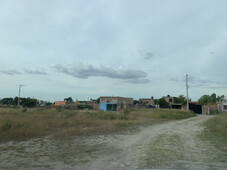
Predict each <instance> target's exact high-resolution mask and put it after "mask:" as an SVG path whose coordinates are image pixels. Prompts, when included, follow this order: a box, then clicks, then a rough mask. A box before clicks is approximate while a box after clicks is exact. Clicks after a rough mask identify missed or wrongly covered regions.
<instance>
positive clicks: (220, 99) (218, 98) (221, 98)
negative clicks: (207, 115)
mask: <svg viewBox="0 0 227 170" xmlns="http://www.w3.org/2000/svg"><path fill="white" fill-rule="evenodd" d="M224 97H225V96H224V95H221V96H218V97H217V98H216V99H217V101H222V100H223V99H224Z"/></svg>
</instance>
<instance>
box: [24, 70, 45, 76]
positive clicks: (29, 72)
mask: <svg viewBox="0 0 227 170" xmlns="http://www.w3.org/2000/svg"><path fill="white" fill-rule="evenodd" d="M24 71H25V73H28V74H38V75H47V73H46V72H45V71H44V70H31V69H25V70H24Z"/></svg>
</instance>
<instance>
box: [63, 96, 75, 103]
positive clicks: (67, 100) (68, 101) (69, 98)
mask: <svg viewBox="0 0 227 170" xmlns="http://www.w3.org/2000/svg"><path fill="white" fill-rule="evenodd" d="M64 101H65V102H66V103H72V102H73V99H72V97H68V98H65V99H64Z"/></svg>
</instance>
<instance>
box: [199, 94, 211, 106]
mask: <svg viewBox="0 0 227 170" xmlns="http://www.w3.org/2000/svg"><path fill="white" fill-rule="evenodd" d="M198 101H199V103H201V104H208V103H212V98H211V96H209V95H203V96H202V97H200V98H199V100H198Z"/></svg>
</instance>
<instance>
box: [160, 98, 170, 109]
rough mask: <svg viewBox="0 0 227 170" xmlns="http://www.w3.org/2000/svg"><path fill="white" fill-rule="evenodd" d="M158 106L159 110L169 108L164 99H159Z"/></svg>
mask: <svg viewBox="0 0 227 170" xmlns="http://www.w3.org/2000/svg"><path fill="white" fill-rule="evenodd" d="M158 104H159V107H160V108H169V103H168V102H167V101H166V100H165V99H164V98H160V99H159V100H158Z"/></svg>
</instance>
